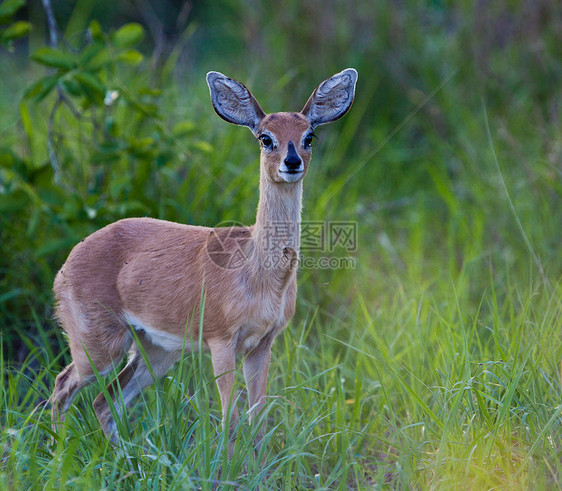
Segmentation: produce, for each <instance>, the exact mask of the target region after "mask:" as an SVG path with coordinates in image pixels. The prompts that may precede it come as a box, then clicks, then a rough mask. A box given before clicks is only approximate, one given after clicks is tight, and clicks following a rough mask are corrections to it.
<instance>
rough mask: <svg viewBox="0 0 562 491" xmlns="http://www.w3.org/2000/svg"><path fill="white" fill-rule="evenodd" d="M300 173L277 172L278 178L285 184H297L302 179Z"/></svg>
mask: <svg viewBox="0 0 562 491" xmlns="http://www.w3.org/2000/svg"><path fill="white" fill-rule="evenodd" d="M302 174H303V173H302V172H297V173H295V174H289V173H288V172H279V177H280V178H281V179H282V180H283V181H285V182H297V181H299V180H300V178H301V177H302Z"/></svg>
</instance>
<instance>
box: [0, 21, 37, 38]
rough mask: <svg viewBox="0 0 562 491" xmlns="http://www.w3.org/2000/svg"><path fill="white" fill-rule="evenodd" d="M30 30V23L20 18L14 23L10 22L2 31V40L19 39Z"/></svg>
mask: <svg viewBox="0 0 562 491" xmlns="http://www.w3.org/2000/svg"><path fill="white" fill-rule="evenodd" d="M29 31H31V24H30V23H29V22H26V21H24V20H20V21H19V22H16V23H15V24H12V25H11V26H10V27H8V28H7V29H6V30H5V31H4V32H3V33H2V41H12V40H14V39H19V38H22V37H24V36H26V35H27V33H28V32H29Z"/></svg>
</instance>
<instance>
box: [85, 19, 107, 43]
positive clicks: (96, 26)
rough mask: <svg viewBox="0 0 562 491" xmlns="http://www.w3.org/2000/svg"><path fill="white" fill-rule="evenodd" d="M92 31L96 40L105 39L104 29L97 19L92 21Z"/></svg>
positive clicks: (91, 33) (90, 29)
mask: <svg viewBox="0 0 562 491" xmlns="http://www.w3.org/2000/svg"><path fill="white" fill-rule="evenodd" d="M88 30H89V31H90V36H92V39H93V40H94V41H103V40H104V38H103V31H102V30H101V26H100V23H99V22H98V21H97V20H93V21H92V22H90V27H88Z"/></svg>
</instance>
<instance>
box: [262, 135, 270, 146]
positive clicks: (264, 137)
mask: <svg viewBox="0 0 562 491" xmlns="http://www.w3.org/2000/svg"><path fill="white" fill-rule="evenodd" d="M260 140H261V142H262V145H263V146H264V147H271V146H272V145H273V140H272V139H271V137H270V136H268V135H261V136H260Z"/></svg>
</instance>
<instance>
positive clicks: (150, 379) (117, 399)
mask: <svg viewBox="0 0 562 491" xmlns="http://www.w3.org/2000/svg"><path fill="white" fill-rule="evenodd" d="M138 340H139V342H140V343H141V344H142V349H143V351H144V355H143V353H141V351H140V349H139V347H138V346H137V343H136V341H135V343H134V344H133V348H132V349H131V355H130V358H129V361H128V363H127V365H126V366H125V368H123V370H121V372H120V373H119V375H118V376H117V377H116V378H115V379H114V380H113V381H112V382H111V383H110V384H109V385H108V386H107V392H108V394H109V397H110V398H111V405H112V406H113V408H114V410H115V413H116V414H117V415H118V416H119V417H121V416H123V413H124V411H125V410H126V408H127V406H128V405H129V404H130V403H131V401H132V400H133V399H134V398H135V397H136V396H137V395H138V394H140V393H141V391H142V390H143V389H144V388H145V387H148V386H149V385H152V384H153V383H154V382H155V379H157V378H159V377H161V376H162V375H164V374H165V373H166V372H168V370H169V369H170V368H171V367H172V365H173V364H174V363H175V362H177V361H178V360H179V359H180V356H181V353H182V351H181V349H180V350H173V351H170V350H166V349H164V348H162V347H160V346H157V345H155V344H153V343H151V342H150V341H149V340H148V339H147V338H146V336H145V335H144V334H143V333H142V332H139V333H138ZM145 357H146V359H147V360H148V362H149V364H150V367H149V366H148V365H147V362H146V360H145ZM109 404H110V403H109V402H108V400H107V398H106V395H105V394H104V393H103V392H102V393H100V394H99V395H98V396H97V397H96V400H95V401H94V409H95V411H96V416H97V417H98V420H99V422H100V424H101V427H102V429H103V431H104V433H105V435H106V436H107V438H108V440H110V441H111V442H112V443H114V444H116V443H118V441H119V435H118V431H117V425H116V423H115V419H114V417H113V413H112V408H111V407H110V405H109Z"/></svg>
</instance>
